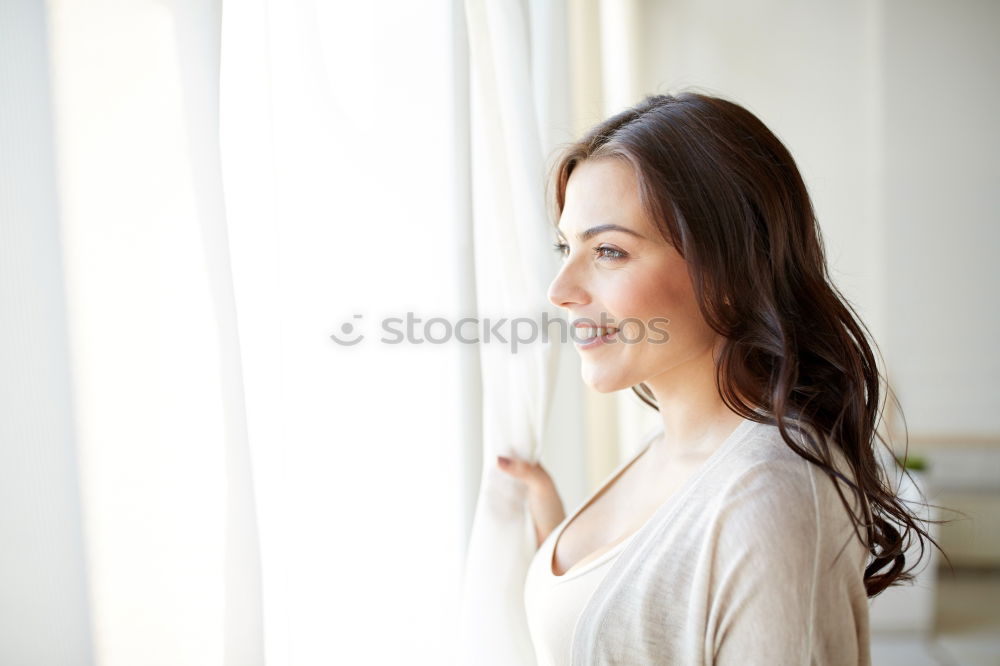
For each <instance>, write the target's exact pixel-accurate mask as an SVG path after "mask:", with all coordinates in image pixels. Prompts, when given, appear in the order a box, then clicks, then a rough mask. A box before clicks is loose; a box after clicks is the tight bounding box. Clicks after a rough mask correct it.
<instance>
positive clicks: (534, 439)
mask: <svg viewBox="0 0 1000 666" xmlns="http://www.w3.org/2000/svg"><path fill="white" fill-rule="evenodd" d="M465 9H466V12H467V19H468V22H467V25H468V31H469V45H470V72H471V79H470V80H471V93H472V94H471V96H470V101H471V112H472V116H471V117H472V154H473V164H472V174H473V188H472V191H473V195H474V197H473V201H474V216H473V220H474V227H475V238H476V284H477V287H478V293H477V295H478V305H479V311H480V313H481V316H493V317H499V316H506V317H525V316H528V317H532V318H535V319H539V320H540V319H541V316H542V313H543V312H548V313H549V314H550V315H558V313H557V312H556V311H555V310H554V308H553V307H552V306H551V304H549V303H548V301H547V297H546V289H547V287H548V284H549V281H550V280H551V279H552V277H553V275H554V274H555V271H556V269H557V268H558V264H557V261H556V258H555V257H554V254H553V253H551V252H550V251H549V247H550V246H551V243H552V237H553V234H552V233H551V231H550V230H549V228H548V220H547V217H546V210H545V200H544V185H545V176H546V160H547V158H548V157H549V156H550V154H551V151H552V148H553V147H554V143H555V142H563V141H566V140H568V139H569V138H570V133H571V132H570V119H569V99H570V97H569V83H568V78H569V77H568V71H567V66H568V45H567V28H566V8H565V3H563V2H524V3H520V2H490V1H489V0H467V2H466V3H465ZM553 330H554V331H555V329H553ZM560 348H561V345H560V343H559V341H558V338H556V339H555V340H553V341H551V342H549V343H548V344H539V343H536V344H533V345H531V346H528V347H526V348H524V350H522V351H521V352H520V353H519V354H518V355H516V356H512V355H510V354H509V353H507V350H505V349H501V348H496V347H486V348H484V349H483V352H482V356H483V358H482V372H483V393H484V395H483V406H484V430H483V434H484V442H483V449H484V456H483V457H484V463H485V464H484V468H483V476H482V485H481V491H480V496H479V502H478V504H477V507H476V515H475V521H474V523H473V531H472V535H471V539H470V543H469V552H468V557H467V560H466V571H465V586H464V597H463V614H462V615H463V619H464V625H463V630H462V639H463V641H462V650H461V660H460V663H463V664H504V665H506V664H531V663H534V659H535V658H534V651H533V649H532V646H531V639H530V636H529V634H528V630H527V625H526V622H525V615H524V601H523V586H524V577H525V572H526V570H527V566H528V563H529V562H530V559H531V556H532V555H533V554H534V552H535V546H536V544H535V537H534V530H533V528H532V526H531V517H530V515H529V514H528V512H527V510H526V505H525V502H524V498H525V487H524V486H523V484H521V483H520V482H518V481H516V480H514V479H511V478H509V477H507V476H506V475H504V474H503V473H501V472H500V471H498V470H497V468H496V463H495V461H496V456H497V454H510V453H513V454H514V455H516V456H517V457H520V458H524V459H531V460H537V459H538V458H539V456H540V455H541V452H542V444H543V437H544V435H545V432H546V426H547V418H548V416H549V407H550V404H551V402H552V390H553V388H554V382H555V378H556V376H557V368H558V362H559V354H558V352H559V350H560Z"/></svg>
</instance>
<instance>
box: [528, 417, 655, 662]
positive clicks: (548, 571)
mask: <svg viewBox="0 0 1000 666" xmlns="http://www.w3.org/2000/svg"><path fill="white" fill-rule="evenodd" d="M658 434H659V431H655V432H653V433H652V435H650V436H648V437H647V438H646V445H645V446H641V447H639V450H638V451H637V452H636V453H635V455H634V456H632V457H631V458H630V459H628V460H626V461H625V462H623V463H622V464H621V465H619V467H618V468H617V469H616V470H615V471H614V472H612V473H611V474H610V475H609V476H608V478H607V480H606V481H605V482H604V483H603V484H602V485H601V487H600V488H598V489H597V490H595V491H594V492H593V493H592V494H591V495H590V497H588V498H587V499H586V501H584V502H583V503H582V504H580V506H579V507H577V509H576V510H575V511H573V513H572V514H570V515H569V516H567V517H566V518H564V519H563V521H562V522H561V523H559V525H557V526H556V528H555V529H554V530H552V532H551V533H550V534H549V536H548V537H546V539H545V541H543V542H542V545H541V546H539V547H538V551H537V552H536V553H535V556H534V558H532V560H531V564H530V565H529V566H528V574H527V577H526V579H525V584H524V606H525V611H526V614H527V617H528V629H529V631H530V633H531V641H532V643H533V644H534V646H535V656H536V657H537V660H538V666H567V665H568V664H569V663H570V648H571V645H572V641H573V631H574V629H575V628H576V621H577V619H578V618H579V617H580V613H581V612H582V611H583V607H584V606H585V605H586V604H587V601H588V600H589V599H590V596H591V595H592V594H593V593H594V589H595V588H596V587H597V585H598V584H599V583H600V582H601V580H602V579H603V578H604V575H605V574H606V573H607V571H608V569H609V568H610V567H611V564H612V563H613V562H614V561H615V559H616V558H617V557H618V555H619V554H620V553H621V552H622V550H624V549H625V547H626V546H627V545H628V544H629V543H630V542H631V541H632V539H633V538H634V537H635V535H636V534H637V533H638V530H637V531H636V532H633V533H632V534H631V535H629V536H628V537H626V538H625V540H624V541H622V542H620V543H618V544H616V545H614V546H612V547H611V548H610V549H609V550H607V551H605V552H604V553H602V554H600V555H598V556H597V557H596V558H594V559H592V560H589V561H587V562H584V563H583V564H582V565H573V566H572V567H570V568H569V569H568V570H567V571H566V572H564V573H563V575H561V576H557V575H555V574H554V573H552V555H553V551H554V549H555V544H556V541H557V540H558V539H559V535H560V534H562V532H563V530H564V529H565V528H566V526H567V525H568V524H569V523H570V521H572V520H573V518H575V517H576V515H577V514H579V513H580V512H581V511H583V509H585V508H586V507H587V506H588V505H589V504H590V503H591V502H592V501H593V499H594V498H595V497H597V495H598V494H599V493H600V492H601V491H602V490H603V489H604V488H606V487H607V486H608V485H609V484H610V483H612V482H613V481H614V480H615V479H616V478H618V476H619V475H620V474H621V473H622V471H623V470H624V469H625V468H626V467H628V466H629V465H631V464H632V463H633V462H634V461H635V459H636V458H638V457H639V456H640V455H641V454H642V452H643V451H645V450H646V448H647V446H648V445H649V443H650V442H652V441H653V439H654V438H655V437H656V435H658Z"/></svg>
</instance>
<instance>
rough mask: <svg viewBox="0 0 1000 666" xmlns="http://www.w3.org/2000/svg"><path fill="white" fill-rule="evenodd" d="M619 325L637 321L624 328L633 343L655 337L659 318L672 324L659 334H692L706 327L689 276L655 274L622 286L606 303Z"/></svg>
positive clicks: (659, 327) (662, 327)
mask: <svg viewBox="0 0 1000 666" xmlns="http://www.w3.org/2000/svg"><path fill="white" fill-rule="evenodd" d="M606 302H607V305H608V306H609V307H610V308H612V314H613V315H614V316H615V319H616V320H617V321H624V320H626V319H636V320H638V321H636V322H626V323H625V325H624V326H622V330H623V331H624V333H625V336H626V338H627V339H629V340H640V339H642V338H643V337H647V336H648V335H651V334H653V332H652V331H650V330H649V326H650V321H651V320H653V319H656V318H661V319H668V320H669V322H668V323H666V324H663V323H662V322H661V323H659V324H657V328H658V329H659V330H663V329H666V330H668V331H672V332H674V333H682V332H684V331H690V330H691V329H692V327H694V328H700V327H701V325H702V317H701V313H700V311H699V310H698V304H697V302H696V301H695V299H694V293H693V291H692V288H691V283H690V281H689V280H688V277H687V274H686V273H683V274H681V275H675V274H672V273H671V274H655V275H648V276H645V277H639V278H636V279H631V280H628V281H626V282H623V283H622V284H620V285H618V286H617V288H616V289H615V290H614V292H613V293H612V294H609V298H608V300H607V301H606Z"/></svg>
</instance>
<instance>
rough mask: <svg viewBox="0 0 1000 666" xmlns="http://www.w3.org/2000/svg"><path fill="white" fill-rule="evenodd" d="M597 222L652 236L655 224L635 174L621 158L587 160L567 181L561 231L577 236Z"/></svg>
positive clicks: (560, 223) (581, 163) (559, 226)
mask: <svg viewBox="0 0 1000 666" xmlns="http://www.w3.org/2000/svg"><path fill="white" fill-rule="evenodd" d="M596 224H618V225H621V226H623V227H628V228H630V229H632V230H633V231H635V232H637V233H640V234H642V235H644V236H646V237H647V238H651V237H652V236H650V232H651V231H652V230H653V226H652V225H651V224H650V223H649V221H648V220H647V219H646V215H645V212H644V211H643V210H642V206H641V203H640V201H639V184H638V181H637V180H636V178H635V173H634V172H633V171H632V167H631V166H630V165H628V164H626V163H625V162H623V161H621V160H619V159H614V158H602V159H591V160H584V161H583V162H580V163H579V164H577V165H576V167H575V168H574V169H573V172H572V173H571V174H570V177H569V181H568V182H567V183H566V195H565V203H564V206H563V211H562V214H561V215H560V217H559V224H558V225H557V228H558V230H559V232H560V233H562V234H563V235H564V236H566V235H572V236H575V235H576V234H577V233H579V232H582V231H584V230H586V229H587V228H589V227H591V226H594V225H596Z"/></svg>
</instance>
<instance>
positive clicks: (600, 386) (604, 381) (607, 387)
mask: <svg viewBox="0 0 1000 666" xmlns="http://www.w3.org/2000/svg"><path fill="white" fill-rule="evenodd" d="M583 383H584V384H586V385H587V386H589V387H590V388H592V389H594V390H595V391H597V392H598V393H614V392H615V391H621V390H622V389H626V388H629V387H630V386H632V385H631V384H629V383H627V382H624V381H622V380H621V379H619V378H615V377H594V376H591V375H588V374H587V373H586V372H584V373H583Z"/></svg>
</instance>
